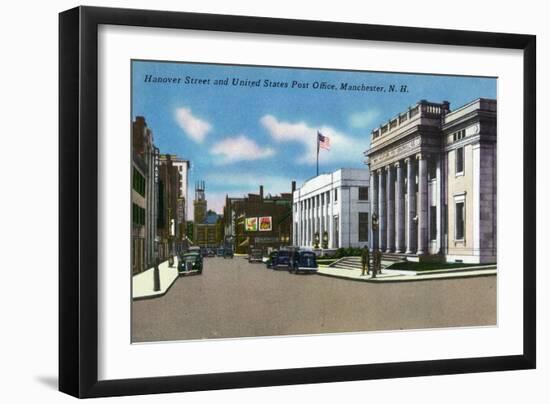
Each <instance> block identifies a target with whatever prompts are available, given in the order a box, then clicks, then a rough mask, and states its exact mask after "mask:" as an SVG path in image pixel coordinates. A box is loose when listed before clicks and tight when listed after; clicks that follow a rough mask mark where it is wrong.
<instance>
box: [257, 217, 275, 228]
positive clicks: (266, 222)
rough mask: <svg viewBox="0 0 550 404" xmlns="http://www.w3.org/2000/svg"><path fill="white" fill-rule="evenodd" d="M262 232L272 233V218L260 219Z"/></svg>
mask: <svg viewBox="0 0 550 404" xmlns="http://www.w3.org/2000/svg"><path fill="white" fill-rule="evenodd" d="M259 222H260V231H271V229H272V226H271V216H263V217H260V218H259Z"/></svg>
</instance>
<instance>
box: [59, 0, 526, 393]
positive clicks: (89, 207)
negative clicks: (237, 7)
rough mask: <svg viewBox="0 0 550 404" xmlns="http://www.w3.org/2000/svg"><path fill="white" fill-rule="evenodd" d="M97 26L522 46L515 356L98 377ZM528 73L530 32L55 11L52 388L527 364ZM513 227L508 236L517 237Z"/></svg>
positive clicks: (185, 386) (374, 375)
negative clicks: (55, 369) (55, 361)
mask: <svg viewBox="0 0 550 404" xmlns="http://www.w3.org/2000/svg"><path fill="white" fill-rule="evenodd" d="M101 24H112V25H123V26H140V27H157V28H175V29H178V28H179V29H194V30H206V31H226V32H241V33H258V34H276V35H291V36H308V37H317V38H342V39H356V40H370V41H386V42H402V43H422V44H439V45H449V46H453V45H462V46H475V47H487V48H509V49H519V50H522V51H523V58H524V59H523V60H524V64H523V67H524V77H523V84H524V87H523V114H524V115H523V116H524V122H523V131H524V132H523V150H524V156H523V178H524V188H523V204H524V205H523V206H524V208H523V235H524V236H523V251H524V256H523V272H522V276H523V353H522V354H521V355H511V356H496V357H483V358H467V359H446V360H427V361H415V362H401V363H381V364H363V365H349V366H331V367H314V368H295V369H281V370H262V371H250V372H234V373H218V374H193V375H181V376H170V377H151V378H140V379H124V380H108V381H98V376H97V371H98V322H97V318H98V271H97V266H98V142H97V131H98V121H97V120H98V105H97V103H98V66H97V62H98V26H99V25H101ZM535 72H536V37H535V36H533V35H519V34H505V33H489V32H471V31H457V30H442V29H425V28H408V27H393V26H381V25H367V24H350V23H340V22H322V21H305V20H288V19H278V18H260V17H245V16H228V15H213V14H196V13H182V12H166V11H149V10H130V9H111V8H96V7H78V8H74V9H71V10H68V11H65V12H62V13H61V14H60V15H59V99H60V102H59V156H60V157H59V218H60V219H59V390H61V391H62V392H65V393H67V394H70V395H73V396H76V397H81V398H84V397H103V396H120V395H134V394H150V393H167V392H183V391H197V390H213V389H227V388H243V387H260V386H275V385H291V384H301V383H325V382H337V381H352V380H364V379H382V378H398V377H411V376H427V375H442V374H459V373H470V372H489V371H502V370H516V369H533V368H535V366H536V273H535V268H536V265H535V264H536V258H535V256H536V254H535V252H536V240H535V237H536V213H535V212H536V185H535V183H536V169H535V166H536V161H535V146H536V138H535V135H536V134H535V122H536V111H535V104H536V75H535ZM521 230H522V229H518V231H517V234H522V231H521ZM518 276H519V272H518Z"/></svg>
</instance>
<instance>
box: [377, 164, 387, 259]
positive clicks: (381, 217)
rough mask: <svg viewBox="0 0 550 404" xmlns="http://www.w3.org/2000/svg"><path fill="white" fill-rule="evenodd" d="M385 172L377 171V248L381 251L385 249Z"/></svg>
mask: <svg viewBox="0 0 550 404" xmlns="http://www.w3.org/2000/svg"><path fill="white" fill-rule="evenodd" d="M384 172H385V170H383V169H379V170H378V171H377V174H378V211H379V214H378V241H379V245H378V248H379V249H380V250H381V251H383V250H385V249H386V239H387V234H386V182H385V178H384Z"/></svg>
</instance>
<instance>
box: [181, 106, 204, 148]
mask: <svg viewBox="0 0 550 404" xmlns="http://www.w3.org/2000/svg"><path fill="white" fill-rule="evenodd" d="M174 118H175V119H176V122H177V123H178V125H179V126H180V128H181V129H183V131H184V132H185V133H186V134H187V135H188V136H189V137H190V138H191V139H193V140H194V141H195V142H197V143H202V141H203V140H204V138H205V137H206V135H207V134H208V132H210V130H211V129H212V125H210V123H208V122H207V121H204V120H202V119H200V118H197V117H196V116H194V115H193V113H192V112H191V109H189V108H185V107H182V108H177V109H176V111H175V113H174Z"/></svg>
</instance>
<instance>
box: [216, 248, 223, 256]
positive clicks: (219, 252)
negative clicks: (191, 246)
mask: <svg viewBox="0 0 550 404" xmlns="http://www.w3.org/2000/svg"><path fill="white" fill-rule="evenodd" d="M224 252H225V251H224V248H223V247H219V248H218V249H217V250H216V255H217V256H218V257H223V255H224Z"/></svg>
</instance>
